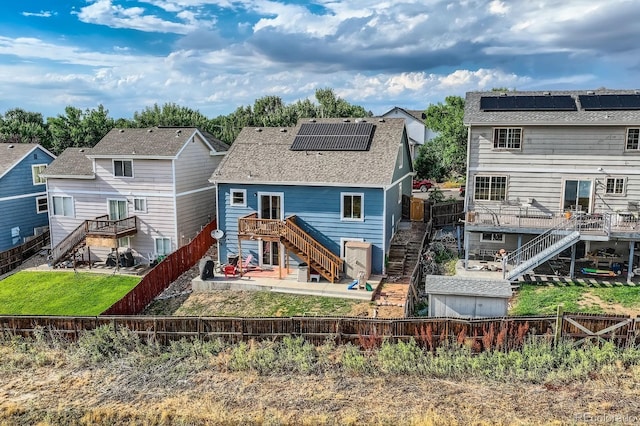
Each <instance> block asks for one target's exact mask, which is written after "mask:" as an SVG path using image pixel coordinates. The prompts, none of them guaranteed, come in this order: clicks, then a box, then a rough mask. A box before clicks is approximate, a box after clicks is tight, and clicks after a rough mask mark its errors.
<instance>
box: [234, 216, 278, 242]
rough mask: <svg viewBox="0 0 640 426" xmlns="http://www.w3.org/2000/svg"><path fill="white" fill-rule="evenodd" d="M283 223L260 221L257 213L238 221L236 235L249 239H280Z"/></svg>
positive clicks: (267, 220)
mask: <svg viewBox="0 0 640 426" xmlns="http://www.w3.org/2000/svg"><path fill="white" fill-rule="evenodd" d="M282 226H283V222H282V221H281V220H278V219H260V218H258V214H257V213H252V214H250V215H248V216H243V217H242V218H240V219H239V220H238V235H243V236H251V237H255V238H257V237H276V238H278V237H280V236H281V235H282Z"/></svg>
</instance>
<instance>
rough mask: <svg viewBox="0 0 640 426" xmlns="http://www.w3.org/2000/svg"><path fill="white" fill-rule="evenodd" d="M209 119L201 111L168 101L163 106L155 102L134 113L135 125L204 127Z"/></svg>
mask: <svg viewBox="0 0 640 426" xmlns="http://www.w3.org/2000/svg"><path fill="white" fill-rule="evenodd" d="M208 121H209V119H208V118H207V117H206V116H205V115H203V114H202V113H200V111H197V110H193V109H191V108H187V107H183V106H179V105H177V104H174V103H166V104H164V105H162V106H158V104H154V105H153V107H146V108H145V109H144V110H143V111H142V112H135V113H134V114H133V125H134V127H154V126H194V127H204V126H206V124H207V123H208Z"/></svg>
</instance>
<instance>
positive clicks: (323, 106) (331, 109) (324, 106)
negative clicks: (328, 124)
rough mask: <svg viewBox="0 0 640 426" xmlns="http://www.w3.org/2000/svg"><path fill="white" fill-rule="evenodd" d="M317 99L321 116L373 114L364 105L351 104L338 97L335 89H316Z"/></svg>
mask: <svg viewBox="0 0 640 426" xmlns="http://www.w3.org/2000/svg"><path fill="white" fill-rule="evenodd" d="M316 99H317V100H318V102H319V103H320V105H319V106H318V116H319V117H370V116H371V115H372V114H371V112H367V110H365V109H364V108H363V107H361V106H359V105H351V104H350V103H349V102H347V101H345V100H344V99H342V98H339V97H337V96H336V94H335V93H334V92H333V89H329V88H326V89H318V90H316Z"/></svg>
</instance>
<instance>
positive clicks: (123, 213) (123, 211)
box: [109, 200, 127, 220]
mask: <svg viewBox="0 0 640 426" xmlns="http://www.w3.org/2000/svg"><path fill="white" fill-rule="evenodd" d="M126 218H127V201H126V200H109V220H121V219H126Z"/></svg>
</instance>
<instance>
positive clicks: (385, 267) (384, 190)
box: [382, 186, 387, 275]
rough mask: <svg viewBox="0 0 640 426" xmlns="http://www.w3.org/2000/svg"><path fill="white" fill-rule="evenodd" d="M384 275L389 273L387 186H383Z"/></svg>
mask: <svg viewBox="0 0 640 426" xmlns="http://www.w3.org/2000/svg"><path fill="white" fill-rule="evenodd" d="M382 205H383V207H382V208H383V211H382V217H383V218H384V219H383V221H382V275H386V274H387V188H385V187H384V186H383V187H382Z"/></svg>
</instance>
